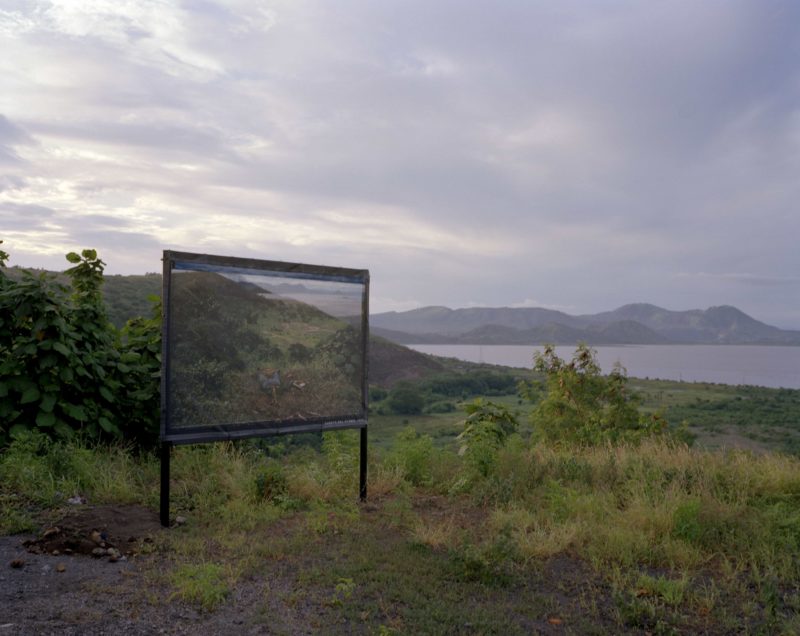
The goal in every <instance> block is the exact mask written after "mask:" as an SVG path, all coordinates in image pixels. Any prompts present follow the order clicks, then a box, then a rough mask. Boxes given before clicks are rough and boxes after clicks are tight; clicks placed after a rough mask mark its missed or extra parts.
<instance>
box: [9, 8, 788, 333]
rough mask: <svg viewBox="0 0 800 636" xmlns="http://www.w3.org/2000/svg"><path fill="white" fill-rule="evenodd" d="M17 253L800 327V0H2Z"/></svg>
mask: <svg viewBox="0 0 800 636" xmlns="http://www.w3.org/2000/svg"><path fill="white" fill-rule="evenodd" d="M0 50H2V52H3V54H2V55H0V238H2V239H3V240H4V241H5V244H4V247H5V248H6V250H7V251H9V252H10V253H11V255H12V260H11V262H12V264H20V265H33V266H40V267H50V268H57V269H63V268H64V267H66V266H67V264H66V261H65V260H64V258H63V255H64V253H65V252H67V251H70V250H75V249H80V248H84V247H93V248H96V249H98V250H99V252H100V255H101V257H102V258H104V260H106V262H107V263H108V271H109V272H110V273H143V272H146V271H160V267H161V265H160V257H161V250H162V249H177V250H184V251H198V252H207V253H213V254H222V255H240V256H247V257H256V258H265V259H270V260H285V261H301V262H311V263H318V264H325V265H334V266H343V267H354V268H368V269H370V271H371V273H372V286H371V290H372V300H371V306H372V309H373V310H374V311H383V310H389V309H409V308H413V307H416V306H421V305H428V304H441V305H447V306H451V307H462V306H475V305H492V306H510V305H514V306H544V307H554V308H558V309H561V310H564V311H568V312H572V313H588V312H594V311H603V310H609V309H613V308H615V307H617V306H619V305H622V304H625V303H628V302H652V303H655V304H658V305H661V306H664V307H667V308H670V309H689V308H705V307H708V306H710V305H719V304H731V305H736V306H738V307H739V308H741V309H742V310H744V311H746V312H748V313H750V314H751V315H753V316H754V317H756V318H758V319H761V320H764V321H766V322H769V323H771V324H776V325H778V326H782V327H790V328H800V249H798V241H799V239H800V214H799V213H798V212H799V211H798V201H800V178H798V177H799V176H800V3H798V2H796V1H794V0H785V1H781V0H751V1H738V2H737V1H735V0H733V1H731V0H724V1H723V0H719V1H712V0H702V1H698V0H690V1H679V0H675V1H670V2H640V1H638V0H636V1H633V0H632V1H624V0H618V1H611V0H609V1H597V0H591V1H590V0H584V1H582V2H569V1H567V0H558V1H555V0H553V1H550V2H533V1H526V2H522V1H512V0H500V1H493V2H469V3H466V2H460V1H456V0H450V1H440V0H436V1H431V0H424V1H421V0H403V1H402V2H401V1H396V2H390V1H380V0H379V1H375V2H363V1H355V0H352V1H348V0H341V1H338V2H322V1H321V0H317V1H315V2H311V1H309V2H305V1H303V0H286V1H283V2H255V1H253V0H241V1H237V0H231V1H220V2H216V1H214V0H207V1H204V2H184V3H179V2H167V1H165V0H128V1H124V0H92V1H91V2H89V1H86V2H78V1H70V0H52V1H51V0H47V1H45V0H41V1H37V0H34V1H31V0H20V1H18V2H17V1H15V0H0Z"/></svg>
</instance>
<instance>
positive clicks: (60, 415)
mask: <svg viewBox="0 0 800 636" xmlns="http://www.w3.org/2000/svg"><path fill="white" fill-rule="evenodd" d="M0 260H1V261H3V262H4V261H5V257H3V258H2V259H0ZM67 260H68V261H69V262H70V263H72V264H73V267H72V268H70V269H68V270H67V271H66V274H67V276H68V277H69V280H70V282H71V286H70V287H67V286H66V285H63V284H61V283H59V282H58V281H57V280H56V279H55V277H53V276H52V275H49V274H47V273H44V272H43V273H41V274H39V275H34V274H32V273H30V272H23V273H22V276H21V278H20V279H19V280H12V279H10V278H9V277H8V276H7V275H6V273H5V271H4V268H2V267H0V446H2V445H5V444H7V443H8V441H9V439H10V438H12V437H15V436H17V435H19V434H21V433H23V432H25V431H28V430H32V429H38V430H41V431H43V432H45V433H46V434H47V435H49V436H51V437H54V438H62V439H64V438H68V437H71V436H72V435H74V434H75V433H76V432H78V431H80V433H81V434H82V435H84V436H87V437H89V438H94V439H100V438H104V439H113V438H120V437H122V436H123V435H125V436H127V437H129V438H131V439H135V440H136V441H137V442H148V441H149V442H152V440H153V431H155V430H157V422H158V419H157V408H154V404H155V403H157V401H158V396H157V379H156V378H153V373H154V372H155V368H156V365H155V364H154V363H155V361H157V359H158V356H159V355H160V351H154V350H153V348H154V346H155V345H154V342H153V337H154V325H153V324H149V325H147V327H146V328H145V327H136V326H131V328H130V329H129V330H128V331H127V332H126V334H125V336H124V338H123V340H121V337H120V334H119V333H118V332H117V331H116V329H115V328H114V327H113V326H112V325H111V324H110V323H109V322H108V319H107V317H106V314H105V308H104V305H103V300H102V296H101V293H100V289H101V285H102V282H103V268H104V266H105V264H104V263H103V261H102V260H100V259H99V258H98V257H97V253H96V252H95V251H94V250H83V252H82V253H81V254H80V255H78V254H76V253H74V252H70V253H69V254H68V255H67ZM159 366H160V364H159ZM154 416H155V419H153V417H154Z"/></svg>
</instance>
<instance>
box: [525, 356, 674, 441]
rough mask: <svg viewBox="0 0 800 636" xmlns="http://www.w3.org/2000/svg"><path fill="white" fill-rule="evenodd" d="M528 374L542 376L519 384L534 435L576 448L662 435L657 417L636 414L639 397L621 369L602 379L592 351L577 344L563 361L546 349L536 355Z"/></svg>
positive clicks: (660, 419)
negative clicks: (529, 404) (528, 407)
mask: <svg viewBox="0 0 800 636" xmlns="http://www.w3.org/2000/svg"><path fill="white" fill-rule="evenodd" d="M534 370H535V371H538V372H539V373H541V374H542V375H543V376H544V380H543V381H542V382H541V383H539V384H536V383H531V384H528V385H525V386H523V393H524V394H525V395H526V396H527V397H528V398H529V399H531V401H533V402H535V403H536V407H535V409H534V411H533V413H532V414H531V421H532V423H533V425H534V432H535V433H536V434H537V435H538V436H539V437H542V438H544V439H548V440H551V441H568V442H573V443H580V444H599V443H605V442H637V441H640V440H641V439H642V438H644V437H647V436H650V435H655V434H661V433H663V432H665V431H666V428H667V425H666V421H665V420H664V419H663V418H662V417H661V416H660V415H658V414H652V415H645V414H640V413H639V410H638V408H637V407H638V404H639V401H640V399H639V396H638V395H636V394H635V393H634V392H632V391H631V390H630V389H629V388H628V386H627V384H628V378H627V376H626V374H625V369H624V368H623V367H622V366H621V365H619V364H617V365H616V366H615V367H614V369H612V371H611V373H609V374H608V375H607V376H604V375H602V374H601V372H600V367H599V366H598V364H597V362H596V361H595V352H594V350H593V349H591V348H589V347H588V346H586V345H584V344H581V345H579V346H578V348H577V349H576V351H575V354H574V355H573V357H572V361H570V362H566V361H564V360H562V359H561V358H559V357H558V356H557V355H556V353H555V348H554V347H553V345H546V346H545V348H544V351H543V352H542V353H538V352H537V353H536V357H535V365H534Z"/></svg>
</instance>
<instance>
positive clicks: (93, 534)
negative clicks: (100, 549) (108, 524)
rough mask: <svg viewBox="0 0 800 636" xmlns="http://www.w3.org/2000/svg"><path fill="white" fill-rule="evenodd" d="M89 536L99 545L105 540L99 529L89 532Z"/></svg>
mask: <svg viewBox="0 0 800 636" xmlns="http://www.w3.org/2000/svg"><path fill="white" fill-rule="evenodd" d="M89 538H90V539H91V540H92V541H94V542H95V543H96V544H97V545H100V544H101V543H102V542H103V538H102V537H101V536H100V533H99V532H98V531H97V530H92V531H91V533H89Z"/></svg>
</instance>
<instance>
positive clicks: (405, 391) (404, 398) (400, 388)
mask: <svg viewBox="0 0 800 636" xmlns="http://www.w3.org/2000/svg"><path fill="white" fill-rule="evenodd" d="M424 406H425V396H424V395H423V394H422V392H420V391H419V390H418V389H416V388H415V387H413V386H411V385H410V384H406V383H401V384H398V385H397V386H396V387H394V388H393V389H392V390H391V392H390V393H389V396H388V397H387V398H386V407H387V408H388V409H389V412H391V413H395V414H396V415H419V414H420V413H422V408H423V407H424Z"/></svg>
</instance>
